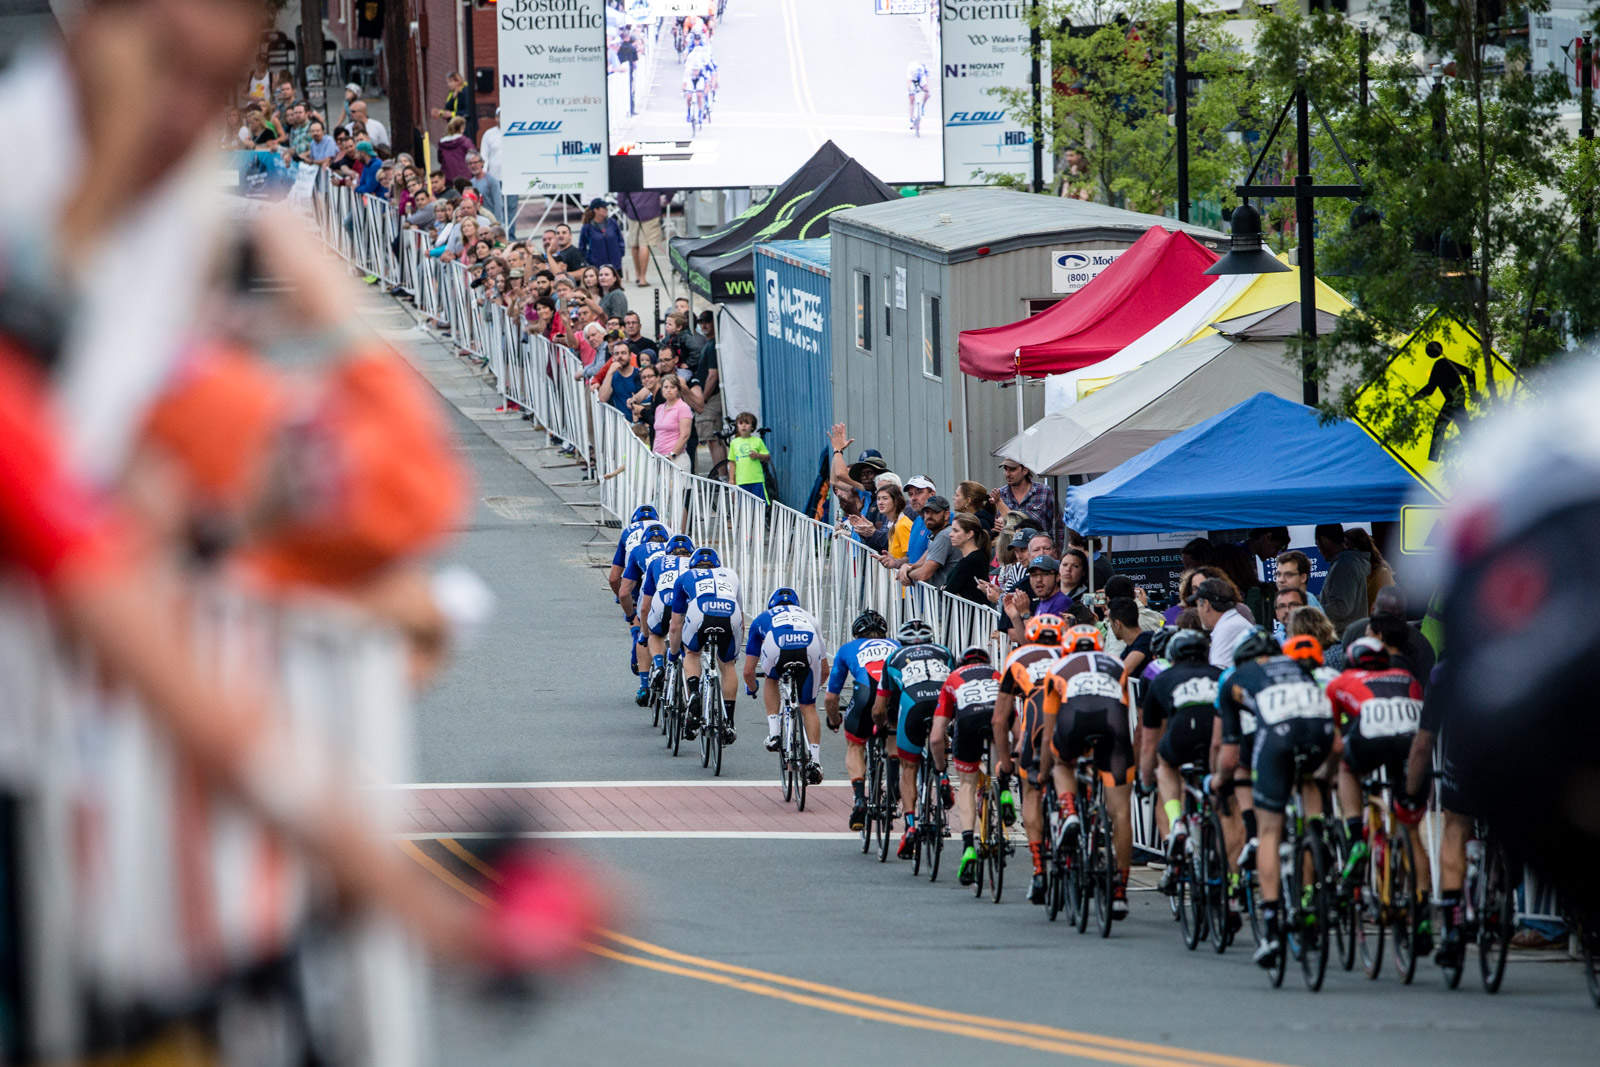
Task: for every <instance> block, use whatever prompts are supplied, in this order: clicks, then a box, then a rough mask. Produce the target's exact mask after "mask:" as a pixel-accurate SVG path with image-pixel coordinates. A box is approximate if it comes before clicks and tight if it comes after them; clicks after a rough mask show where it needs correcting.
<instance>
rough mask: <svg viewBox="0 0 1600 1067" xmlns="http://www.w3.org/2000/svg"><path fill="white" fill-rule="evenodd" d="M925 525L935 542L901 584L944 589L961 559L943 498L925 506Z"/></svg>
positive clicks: (903, 572)
mask: <svg viewBox="0 0 1600 1067" xmlns="http://www.w3.org/2000/svg"><path fill="white" fill-rule="evenodd" d="M842 425H843V424H841V426H842ZM922 521H923V523H925V524H926V525H927V527H928V532H929V533H930V534H932V535H933V540H931V541H929V542H928V551H927V552H925V553H923V556H922V559H920V560H918V561H917V562H916V563H910V562H908V563H906V564H905V565H904V566H902V567H901V568H900V581H901V582H902V583H904V584H906V585H913V584H915V583H917V582H928V583H929V584H931V585H937V586H942V585H944V582H945V579H946V578H948V577H949V576H950V568H951V567H953V566H955V563H956V559H957V554H956V550H955V546H954V545H952V544H951V543H950V501H948V500H946V499H945V498H944V497H942V496H930V497H929V498H928V502H927V503H926V504H924V505H922Z"/></svg>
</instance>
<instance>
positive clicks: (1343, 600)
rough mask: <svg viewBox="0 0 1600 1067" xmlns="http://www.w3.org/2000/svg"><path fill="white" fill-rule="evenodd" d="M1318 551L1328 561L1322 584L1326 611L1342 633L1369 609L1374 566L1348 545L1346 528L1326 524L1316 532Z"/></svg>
mask: <svg viewBox="0 0 1600 1067" xmlns="http://www.w3.org/2000/svg"><path fill="white" fill-rule="evenodd" d="M1316 540H1317V551H1318V552H1321V553H1322V558H1323V559H1325V560H1327V561H1328V577H1327V578H1326V579H1324V580H1323V583H1322V610H1323V613H1324V614H1326V615H1327V616H1328V621H1329V622H1331V623H1333V628H1334V630H1335V631H1336V632H1337V631H1342V630H1343V629H1344V628H1345V627H1346V626H1348V625H1350V623H1351V622H1352V621H1354V620H1356V619H1358V618H1360V617H1361V609H1362V608H1363V607H1366V605H1367V578H1368V577H1369V576H1370V574H1371V572H1372V564H1371V562H1370V561H1369V560H1368V559H1367V557H1366V556H1364V555H1362V554H1361V553H1360V552H1357V551H1356V550H1355V549H1353V548H1350V547H1348V546H1347V545H1346V543H1345V533H1344V527H1343V526H1340V525H1339V524H1338V523H1326V524H1324V525H1321V526H1318V527H1317V530H1316Z"/></svg>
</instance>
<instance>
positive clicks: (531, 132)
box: [506, 119, 561, 137]
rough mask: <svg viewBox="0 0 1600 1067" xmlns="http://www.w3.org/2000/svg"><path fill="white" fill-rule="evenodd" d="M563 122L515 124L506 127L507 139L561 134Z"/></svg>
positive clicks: (558, 120)
mask: <svg viewBox="0 0 1600 1067" xmlns="http://www.w3.org/2000/svg"><path fill="white" fill-rule="evenodd" d="M560 131H561V120H560V119H557V120H556V121H554V122H513V123H512V124H511V125H509V126H507V127H506V136H507V137H530V136H535V135H538V134H543V133H559V132H560Z"/></svg>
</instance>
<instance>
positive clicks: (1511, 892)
mask: <svg viewBox="0 0 1600 1067" xmlns="http://www.w3.org/2000/svg"><path fill="white" fill-rule="evenodd" d="M1478 878H1479V881H1480V883H1481V884H1482V886H1483V900H1482V906H1481V907H1480V908H1479V909H1478V969H1479V971H1480V973H1481V974H1482V976H1483V991H1484V992H1485V993H1498V992H1499V991H1500V982H1501V981H1502V980H1503V979H1504V978H1505V976H1506V953H1507V952H1508V951H1509V949H1510V948H1511V935H1512V933H1513V932H1514V930H1515V926H1516V908H1517V889H1516V881H1515V879H1513V878H1512V875H1511V864H1510V863H1509V862H1508V861H1507V860H1506V853H1505V850H1504V849H1502V848H1501V847H1500V846H1499V844H1498V843H1497V842H1494V841H1487V842H1485V843H1484V848H1483V870H1482V871H1481V872H1480V873H1479V875H1478Z"/></svg>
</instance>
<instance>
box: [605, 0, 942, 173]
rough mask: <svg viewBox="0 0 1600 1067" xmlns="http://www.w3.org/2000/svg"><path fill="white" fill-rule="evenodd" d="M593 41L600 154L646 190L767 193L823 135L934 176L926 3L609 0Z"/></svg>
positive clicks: (935, 47)
mask: <svg viewBox="0 0 1600 1067" xmlns="http://www.w3.org/2000/svg"><path fill="white" fill-rule="evenodd" d="M606 36H607V59H608V65H609V67H610V70H611V73H610V75H609V77H608V78H607V84H608V86H609V97H610V99H609V108H608V111H609V116H610V117H609V124H610V135H611V136H610V141H611V151H612V153H613V154H616V155H637V156H642V157H643V159H644V184H645V187H646V188H651V189H711V188H719V187H731V186H751V185H777V184H779V183H781V182H782V181H783V180H784V179H785V178H787V177H788V176H789V175H790V174H791V173H792V172H793V171H794V170H795V169H796V168H797V167H799V166H800V164H802V163H804V162H805V161H806V160H807V159H808V158H809V157H810V156H811V154H812V153H813V152H815V151H816V150H817V149H818V148H820V147H821V146H822V144H823V143H824V142H825V141H828V140H830V139H831V140H832V141H833V142H834V143H835V144H837V145H838V146H839V147H840V148H841V149H843V150H844V151H845V152H847V153H849V154H850V155H852V156H854V157H855V158H856V159H857V160H858V161H860V163H861V164H862V165H863V166H864V167H866V168H867V169H868V170H870V171H871V172H872V173H873V174H875V175H877V176H878V177H879V178H880V179H882V180H884V181H886V182H937V181H941V180H942V179H943V177H944V158H943V143H942V138H941V134H942V132H943V131H942V123H943V114H944V108H943V101H942V100H941V98H940V92H939V73H940V67H939V12H938V2H937V0H621V2H620V3H617V2H616V0H613V3H612V4H610V5H608V8H607V33H606ZM629 46H631V48H630V47H629ZM630 51H631V52H633V53H636V54H637V58H634V59H628V58H625V57H627V56H628V55H629V52H630Z"/></svg>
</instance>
